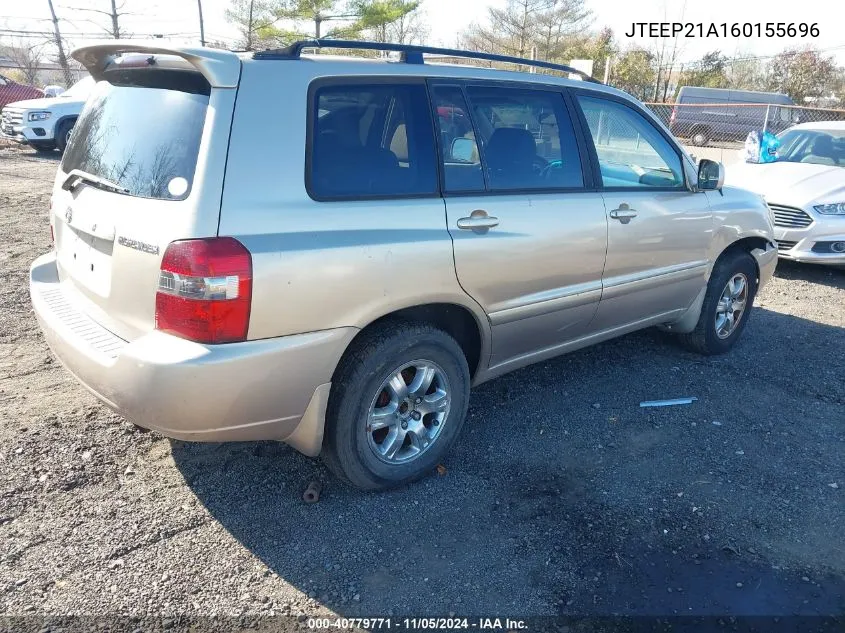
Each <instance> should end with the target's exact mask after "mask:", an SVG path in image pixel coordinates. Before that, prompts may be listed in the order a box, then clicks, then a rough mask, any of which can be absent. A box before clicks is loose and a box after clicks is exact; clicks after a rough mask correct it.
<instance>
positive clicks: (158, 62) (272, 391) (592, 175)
mask: <svg viewBox="0 0 845 633" xmlns="http://www.w3.org/2000/svg"><path fill="white" fill-rule="evenodd" d="M306 44H307V43H306ZM306 44H302V43H300V44H294V45H292V46H291V47H289V48H286V49H280V50H277V51H265V52H262V53H244V54H235V53H230V52H226V51H220V50H215V49H205V48H203V49H197V48H181V47H178V46H173V47H165V46H163V44H162V43H161V42H152V43H149V44H146V45H145V44H143V43H139V42H112V43H108V44H102V45H96V46H91V47H86V48H83V49H79V50H77V51H75V52H74V54H73V55H74V57H75V58H76V59H77V60H79V61H80V62H82V63H83V64H85V65H86V66H87V68H88V69H89V71H90V72H91V73H92V75H94V77H95V79H97V80H98V81H97V85H96V88H95V89H94V91H93V93H92V95H91V97H90V99H89V101H88V103H87V104H86V106H85V109H84V111H83V112H82V115H81V116H80V119H79V122H78V123H77V126H76V131H75V132H74V135H73V137H72V138H71V141H70V145H69V146H68V149H67V151H66V152H65V155H64V158H63V160H62V163H61V166H60V167H59V170H58V173H57V175H56V181H55V186H54V190H53V197H52V207H51V210H50V225H51V230H52V232H53V235H54V236H55V243H54V248H53V249H52V250H51V252H49V253H47V254H45V255H44V256H42V257H40V258H39V259H37V260H36V261H35V262H34V263H33V265H32V269H31V278H30V291H31V296H32V303H33V306H34V308H35V313H36V315H37V317H38V320H39V323H40V324H41V328H42V329H43V332H44V335H45V337H46V340H47V342H48V343H49V345H50V347H51V348H52V349H53V351H54V353H55V354H56V356H58V358H59V359H60V360H61V361H62V363H63V364H64V365H65V366H66V367H67V368H68V369H69V370H70V371H71V372H72V373H73V375H74V376H75V377H76V378H78V379H79V380H80V381H81V382H82V383H83V384H84V385H85V386H86V387H87V388H88V389H89V390H90V391H92V392H93V393H94V394H95V395H97V397H99V398H100V399H101V400H102V401H103V402H105V403H106V404H108V405H109V406H111V407H113V408H114V409H115V410H116V411H119V412H120V413H121V414H122V415H124V416H125V417H126V418H128V419H129V420H131V421H133V422H135V423H136V424H138V425H140V426H142V427H146V428H149V429H155V430H157V431H159V432H161V433H162V434H164V435H166V436H168V437H174V438H180V439H183V440H198V441H231V440H281V441H284V442H287V443H288V444H290V445H291V446H293V447H295V448H297V449H298V450H300V451H302V452H303V453H305V454H307V455H317V454H318V453H322V454H323V455H324V456H325V459H326V461H327V463H328V464H329V465H330V467H331V468H332V469H333V470H334V471H335V472H336V473H338V474H339V475H340V476H342V477H345V478H346V479H348V480H349V481H351V482H353V483H354V484H355V485H357V486H360V487H362V488H369V489H378V488H384V487H388V486H394V485H397V484H401V483H403V482H407V481H410V480H412V479H415V478H417V477H420V476H422V475H424V474H426V473H428V472H430V471H431V470H432V469H433V468H434V467H435V466H436V465H437V464H439V463H440V461H441V460H442V459H443V457H444V455H445V454H446V452H447V451H448V449H449V447H450V446H451V444H452V443H453V442H454V440H455V438H456V437H457V435H458V433H459V431H460V429H461V426H462V424H463V422H464V417H465V415H466V412H467V407H468V403H469V396H470V387H471V386H472V385H477V384H479V383H482V382H484V381H486V380H490V379H491V378H495V377H496V376H500V375H502V374H504V373H506V372H509V371H512V370H514V369H517V368H519V367H523V366H525V365H528V364H530V363H534V362H538V361H542V360H546V359H549V358H552V357H554V356H557V355H559V354H563V353H566V352H569V351H572V350H576V349H579V348H582V347H585V346H588V345H592V344H594V343H598V342H600V341H604V340H607V339H611V338H613V337H616V336H620V335H622V334H625V333H627V332H632V331H634V330H638V329H641V328H645V327H649V326H662V327H663V328H665V329H666V330H668V331H669V332H676V333H677V334H678V335H679V338H680V340H681V341H683V342H684V343H685V344H687V345H689V346H690V347H691V348H692V349H694V350H697V351H698V352H701V353H703V354H718V353H722V352H726V351H728V350H729V349H730V348H731V347H732V346H733V345H734V344H735V343H736V341H737V339H738V338H739V336H740V335H741V334H742V331H743V329H744V328H745V326H746V325H747V324H748V319H749V313H750V310H751V306H752V303H753V301H754V297H755V295H756V293H757V291H758V290H759V288H761V287H762V286H763V285H764V284H765V283H766V282H767V281H768V280H769V278H770V277H771V275H772V273H773V270H774V267H775V265H776V263H777V249H776V246H775V243H774V238H773V234H772V224H771V219H770V215H769V211H768V209H767V208H766V205H765V203H764V202H763V200H762V199H761V198H760V196H758V195H756V194H753V193H751V192H748V191H744V190H742V189H735V188H730V187H724V188H723V187H722V179H723V175H724V172H723V168H722V166H721V165H720V164H719V163H715V162H712V161H707V160H703V161H701V162H700V164H699V166H698V167H696V165H695V164H694V163H693V161H692V160H691V158H690V157H689V155H688V154H686V153H685V151H684V150H683V149H682V148H681V147H680V146H679V145H678V143H677V142H676V141H675V140H674V139H673V138H672V136H671V135H670V134H669V131H668V130H667V129H666V128H665V127H664V126H663V125H662V124H661V123H660V122H659V121H658V120H657V119H656V118H655V117H654V116H653V115H652V114H651V113H649V111H648V110H646V109H645V108H644V107H643V106H642V104H641V103H639V102H638V101H636V100H635V99H634V98H633V97H631V96H629V95H627V94H625V93H623V92H620V91H618V90H615V89H613V88H609V87H606V86H603V85H600V84H597V83H587V82H585V81H573V80H569V79H563V78H558V77H553V76H551V75H543V74H531V73H522V72H507V71H502V70H492V69H485V68H480V67H472V66H460V65H451V66H450V65H432V64H429V63H424V61H425V60H424V58H423V53H424V52H434V53H437V54H443V52H444V51H443V50H442V49H434V48H429V47H425V48H423V47H403V46H400V45H389V44H376V43H358V42H340V41H330V40H324V41H321V45H322V46H324V47H326V46H342V47H344V48H351V47H353V46H355V47H361V46H367V47H370V48H373V49H377V50H393V51H399V52H401V53H402V54H403V56H404V57H403V59H404V63H403V62H402V61H400V62H390V61H387V60H384V59H369V60H368V59H362V58H358V59H346V58H338V57H336V56H333V55H313V56H307V55H302V49H303V47H305V46H306ZM447 53H449V54H450V55H460V56H463V57H481V58H485V59H486V57H485V56H484V55H483V54H480V53H469V52H462V51H447ZM119 54H122V55H121V56H120V57H118V55H119ZM515 61H516V62H519V63H521V64H523V65H531V64H543V62H533V61H531V60H515ZM560 69H561V70H563V71H566V70H567V69H566V67H560ZM470 105H471V106H472V107H470ZM268 110H272V111H273V112H274V116H273V118H272V121H271V122H269V123H268V119H267V117H266V113H267V112H268ZM453 114H454V115H455V117H452V115H453ZM494 115H495V116H494ZM461 117H468V118H470V119H471V120H472V126H471V128H472V129H473V130H474V132H472V133H470V131H469V130H470V128H468V127H466V126H464V127H462V126H461V125H455V126H452V127H451V128H450V129H449V130H441V129H438V128H439V126H440V125H441V123H442V122H443V121H450V120H452V122H453V123H454V122H455V121H454V120H453V119H454V118H461ZM519 117H522V119H521V120H520V118H519ZM520 122H521V124H522V128H520V127H519V126H520ZM535 122H539V125H540V127H541V128H542V134H540V135H539V137H536V136H535V134H534V133H532V132H531V131H530V128H531V126H532V124H533V123H535ZM600 124H602V125H603V124H607V130H618V131H620V136H618V137H617V136H615V135H614V133H611V132H608V131H607V130H605V131H603V132H602V135H601V138H599V136H598V133H599V125H600ZM462 130H463V133H461V132H462ZM444 131H445V132H447V133H448V134H450V135H452V136H448V137H447V136H446V135H445V134H443V132H444ZM546 137H551V138H546ZM632 138H634V139H637V141H636V142H635V143H631V142H630V141H631V139H632ZM561 379H562V380H563V379H564V378H563V377H562V378H561Z"/></svg>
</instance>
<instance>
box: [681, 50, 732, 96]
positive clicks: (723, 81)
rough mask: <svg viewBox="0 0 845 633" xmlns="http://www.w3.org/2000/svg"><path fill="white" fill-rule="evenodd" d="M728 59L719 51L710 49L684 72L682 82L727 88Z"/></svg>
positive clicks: (691, 84) (689, 84) (690, 84)
mask: <svg viewBox="0 0 845 633" xmlns="http://www.w3.org/2000/svg"><path fill="white" fill-rule="evenodd" d="M727 63H728V59H727V57H725V56H724V55H722V52H721V51H710V52H709V53H705V54H704V56H703V57H702V58H701V59H700V60H698V61H697V62H695V63H694V65H693V69H692V70H689V71H687V72H685V73H684V76H683V82H684V84H685V85H687V86H701V87H706V88H727V87H728V76H727Z"/></svg>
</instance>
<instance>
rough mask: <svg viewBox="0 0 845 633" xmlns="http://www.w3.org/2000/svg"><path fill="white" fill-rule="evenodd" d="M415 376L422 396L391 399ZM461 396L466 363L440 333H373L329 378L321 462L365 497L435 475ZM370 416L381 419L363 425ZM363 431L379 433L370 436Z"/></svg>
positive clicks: (397, 324)
mask: <svg viewBox="0 0 845 633" xmlns="http://www.w3.org/2000/svg"><path fill="white" fill-rule="evenodd" d="M403 368H404V369H403ZM421 368H428V369H427V370H425V371H426V373H425V374H419V375H420V379H421V381H422V377H423V376H428V375H431V376H432V380H431V383H430V385H431V386H430V387H429V388H428V390H425V389H423V388H421V390H420V391H419V392H418V393H417V395H416V396H414V394H412V393H409V394H408V396H409V397H410V400H408V399H402V398H399V397H397V393H398V392H402V387H401V385H399V383H398V382H397V381H398V380H402V381H403V383H404V385H405V386H406V387H411V388H413V387H414V386H415V384H417V383H416V382H415V379H416V378H417V374H418V372H420V371H423V369H421ZM400 370H401V372H400ZM391 378H392V379H393V380H394V382H393V383H391V384H392V385H393V386H392V387H391V385H390V384H387V383H388V381H389V380H391ZM396 387H398V388H396ZM469 391H470V375H469V367H468V366H467V361H466V358H465V356H464V353H463V351H462V350H461V347H460V346H459V345H458V343H457V342H456V341H455V339H453V338H452V337H451V336H449V335H448V334H447V333H445V332H443V331H442V330H439V329H437V328H435V327H432V326H430V325H426V324H421V323H412V322H406V321H393V322H386V323H384V324H383V325H379V326H376V327H374V328H373V329H372V330H371V331H367V332H364V333H362V334H361V335H360V336H359V338H358V339H357V340H356V341H355V342H354V343H353V345H352V347H351V348H350V349H349V350H348V351H347V353H346V354H345V355H344V357H343V359H342V360H341V362H340V364H339V366H338V368H337V370H336V371H335V376H334V379H333V381H332V391H331V394H330V396H329V402H328V407H327V413H326V428H325V436H324V440H323V459H324V460H325V462H326V464H327V465H328V467H329V468H330V469H331V470H332V471H333V472H334V473H335V474H336V475H338V476H339V477H340V478H342V479H345V480H346V481H348V482H350V483H351V484H353V485H354V486H357V487H359V488H363V489H366V490H383V489H387V488H392V487H395V486H400V485H402V484H405V483H408V482H411V481H414V480H416V479H419V478H420V477H423V476H424V475H427V474H429V473H431V472H432V471H433V470H434V469H435V468H436V467H437V465H438V464H439V463H440V461H441V460H442V459H443V457H444V456H445V455H446V453H447V452H448V451H449V448H450V447H451V445H452V443H453V442H454V440H455V438H456V437H457V436H458V434H459V433H460V430H461V427H462V426H463V423H464V418H465V417H466V412H467V407H468V406H469ZM441 392H442V393H441ZM420 394H423V395H420ZM443 394H446V396H444V395H443ZM444 397H445V401H444V400H443V398H444ZM417 398H419V400H418V399H417ZM423 399H424V401H423V402H422V403H421V400H423ZM427 401H431V402H432V403H434V404H427V403H426V402H427ZM409 403H410V404H409ZM436 404H440V405H442V406H441V407H440V408H439V409H437V407H436ZM394 407H396V408H395V409H394ZM417 407H419V409H418V408H417ZM377 409H379V410H380V413H381V414H383V415H382V417H379V418H378V420H376V419H371V417H370V415H371V413H376V410H377ZM435 410H436V411H435ZM388 411H394V412H393V413H391V414H389V415H388V414H386V413H385V412H388ZM371 423H373V425H374V426H377V425H383V426H381V428H378V429H375V430H374V429H373V427H372V426H370V425H371ZM403 425H407V426H403ZM405 436H407V439H405V440H403V441H402V442H401V443H400V441H399V438H404V437H405ZM412 440H413V441H412ZM414 451H418V452H417V453H414ZM391 452H393V454H392V455H391ZM377 453H378V454H377Z"/></svg>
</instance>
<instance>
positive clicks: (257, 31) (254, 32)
mask: <svg viewBox="0 0 845 633" xmlns="http://www.w3.org/2000/svg"><path fill="white" fill-rule="evenodd" d="M274 8H275V7H274V5H272V4H270V2H269V1H268V0H232V5H231V6H230V7H229V8H228V9H226V20H227V21H228V22H230V23H231V24H233V25H234V26H235V28H236V29H237V30H238V33H239V35H240V36H239V38H238V41H237V47H238V48H241V49H243V50H245V51H254V50H256V49H257V48H266V47H268V46H270V45H271V44H273V43H274V41H275V39H276V37H277V36H278V32H277V30H276V28H275V26H274V25H275V22H276V20H275V18H274V16H273V10H274Z"/></svg>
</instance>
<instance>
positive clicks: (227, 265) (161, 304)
mask: <svg viewBox="0 0 845 633" xmlns="http://www.w3.org/2000/svg"><path fill="white" fill-rule="evenodd" d="M251 304H252V256H251V255H250V253H249V251H248V250H247V249H246V247H245V246H244V245H243V244H241V243H240V242H239V241H237V240H236V239H234V238H232V237H214V238H209V239H201V240H180V241H177V242H171V243H170V245H169V246H168V247H167V250H166V251H165V252H164V257H163V258H162V260H161V273H160V275H159V281H158V292H157V293H156V329H158V330H161V331H162V332H168V333H170V334H175V335H176V336H180V337H182V338H186V339H190V340H192V341H197V342H199V343H232V342H235V341H244V340H246V334H247V330H248V329H249V310H250V305H251Z"/></svg>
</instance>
